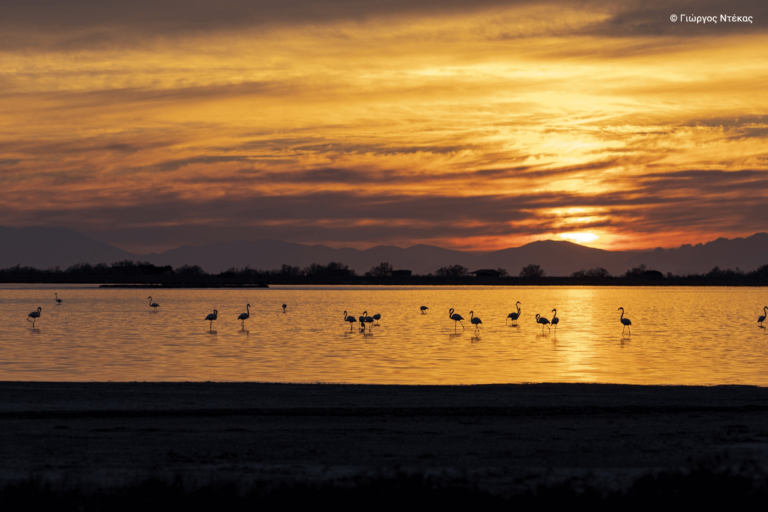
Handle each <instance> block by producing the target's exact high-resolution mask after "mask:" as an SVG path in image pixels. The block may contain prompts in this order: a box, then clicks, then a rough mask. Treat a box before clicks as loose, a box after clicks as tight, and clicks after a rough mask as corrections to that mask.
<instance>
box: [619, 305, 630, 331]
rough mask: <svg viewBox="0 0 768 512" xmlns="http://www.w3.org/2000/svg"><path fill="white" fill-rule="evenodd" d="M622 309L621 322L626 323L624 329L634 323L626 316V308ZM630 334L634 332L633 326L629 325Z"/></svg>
mask: <svg viewBox="0 0 768 512" xmlns="http://www.w3.org/2000/svg"><path fill="white" fill-rule="evenodd" d="M619 309H620V310H621V323H622V324H623V325H624V329H626V328H627V327H629V326H630V325H632V322H630V320H629V318H624V308H619ZM624 329H622V330H621V333H622V334H624ZM629 334H632V328H631V327H629Z"/></svg>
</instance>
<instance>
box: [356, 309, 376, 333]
mask: <svg viewBox="0 0 768 512" xmlns="http://www.w3.org/2000/svg"><path fill="white" fill-rule="evenodd" d="M359 320H360V327H361V328H362V330H365V324H372V323H373V317H372V316H369V315H368V311H363V314H362V316H361V317H360V318H359ZM369 329H370V327H369Z"/></svg>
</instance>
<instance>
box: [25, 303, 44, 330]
mask: <svg viewBox="0 0 768 512" xmlns="http://www.w3.org/2000/svg"><path fill="white" fill-rule="evenodd" d="M42 311H43V308H40V307H39V308H37V311H33V312H31V313H30V314H28V315H27V322H29V319H30V318H31V319H32V328H33V329H34V328H35V322H36V321H37V319H38V318H40V313H41V312H42Z"/></svg>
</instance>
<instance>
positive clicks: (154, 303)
mask: <svg viewBox="0 0 768 512" xmlns="http://www.w3.org/2000/svg"><path fill="white" fill-rule="evenodd" d="M147 300H149V307H151V308H155V311H157V308H159V307H160V304H158V303H157V302H152V296H151V295H150V296H149V297H147Z"/></svg>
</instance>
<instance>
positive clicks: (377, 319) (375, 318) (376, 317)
mask: <svg viewBox="0 0 768 512" xmlns="http://www.w3.org/2000/svg"><path fill="white" fill-rule="evenodd" d="M373 319H374V320H376V325H379V320H381V313H376V314H375V315H373Z"/></svg>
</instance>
